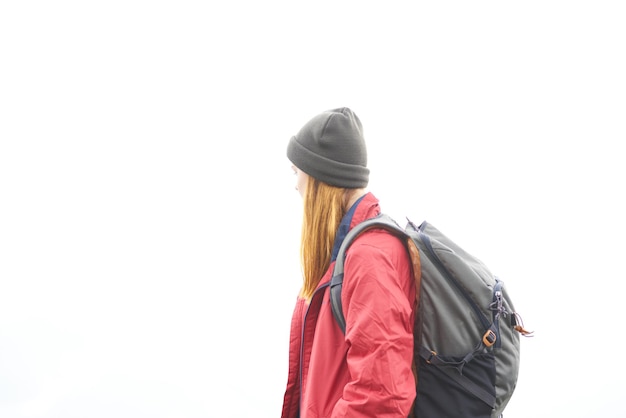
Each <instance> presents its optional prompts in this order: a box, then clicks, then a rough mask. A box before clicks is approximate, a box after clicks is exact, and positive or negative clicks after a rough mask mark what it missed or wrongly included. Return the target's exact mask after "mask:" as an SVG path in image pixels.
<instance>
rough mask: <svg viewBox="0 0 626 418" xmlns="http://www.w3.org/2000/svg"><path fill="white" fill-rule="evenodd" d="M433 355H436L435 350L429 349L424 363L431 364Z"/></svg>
mask: <svg viewBox="0 0 626 418" xmlns="http://www.w3.org/2000/svg"><path fill="white" fill-rule="evenodd" d="M433 357H437V352H436V351H432V350H430V357H428V358H427V359H426V363H428V364H432V363H431V362H430V361H431V360H432V359H433Z"/></svg>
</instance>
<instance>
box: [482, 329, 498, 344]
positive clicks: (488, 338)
mask: <svg viewBox="0 0 626 418" xmlns="http://www.w3.org/2000/svg"><path fill="white" fill-rule="evenodd" d="M496 339H497V337H496V333H495V332H493V331H492V330H490V329H488V330H487V332H485V335H483V344H485V345H486V346H487V347H491V346H492V345H494V344H495V343H496Z"/></svg>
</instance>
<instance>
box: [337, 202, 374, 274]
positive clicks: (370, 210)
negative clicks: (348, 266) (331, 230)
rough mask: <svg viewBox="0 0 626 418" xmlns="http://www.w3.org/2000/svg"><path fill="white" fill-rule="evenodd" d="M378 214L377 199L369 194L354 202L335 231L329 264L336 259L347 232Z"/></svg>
mask: <svg viewBox="0 0 626 418" xmlns="http://www.w3.org/2000/svg"><path fill="white" fill-rule="evenodd" d="M378 214H380V205H379V203H378V199H377V198H376V197H375V196H374V195H373V194H372V193H371V192H368V193H366V194H364V195H363V196H361V197H360V198H359V199H358V200H357V201H356V202H354V204H353V205H352V207H351V208H350V209H349V210H348V212H347V213H346V214H345V215H344V216H343V218H342V219H341V223H340V224H339V228H338V229H337V235H336V237H335V243H334V244H333V253H332V256H331V262H333V261H335V259H336V258H337V253H339V247H341V243H342V242H343V240H344V238H345V237H346V235H347V234H348V231H350V229H352V228H354V226H355V225H358V224H359V223H361V222H363V221H364V220H366V219H369V218H373V217H374V216H377V215H378Z"/></svg>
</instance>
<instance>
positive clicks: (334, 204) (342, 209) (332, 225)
mask: <svg viewBox="0 0 626 418" xmlns="http://www.w3.org/2000/svg"><path fill="white" fill-rule="evenodd" d="M353 191H354V189H345V188H341V187H334V186H331V185H329V184H327V183H324V182H321V181H319V180H316V179H314V178H313V177H309V179H308V183H307V186H306V191H305V194H304V212H303V220H302V237H301V242H300V259H301V263H302V274H303V285H302V290H301V292H300V296H302V297H303V298H305V299H307V300H310V299H311V297H312V296H313V292H315V289H316V288H317V285H318V284H319V282H320V280H321V279H322V276H324V273H325V272H326V270H327V269H328V267H329V266H330V259H331V256H332V251H333V245H334V243H335V236H336V234H337V229H338V228H339V224H340V223H341V219H342V218H343V216H344V215H345V214H346V211H347V208H346V204H347V201H348V199H349V198H350V196H351V192H353Z"/></svg>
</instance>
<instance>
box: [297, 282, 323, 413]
mask: <svg viewBox="0 0 626 418" xmlns="http://www.w3.org/2000/svg"><path fill="white" fill-rule="evenodd" d="M328 286H330V281H328V282H326V283H324V284H322V285H320V286H319V287H318V288H317V289H316V290H315V292H314V293H313V296H312V297H311V302H313V299H314V298H315V296H316V295H317V294H318V293H319V292H323V290H324V289H325V288H327V287H328ZM321 297H324V295H322V296H321ZM310 308H311V303H309V306H307V308H306V312H305V313H304V319H303V320H302V330H301V331H300V332H301V334H300V370H299V371H298V374H299V379H300V388H299V390H300V396H299V398H298V417H300V411H301V410H302V379H303V376H302V368H303V365H304V329H305V328H306V318H307V316H309V309H310Z"/></svg>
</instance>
